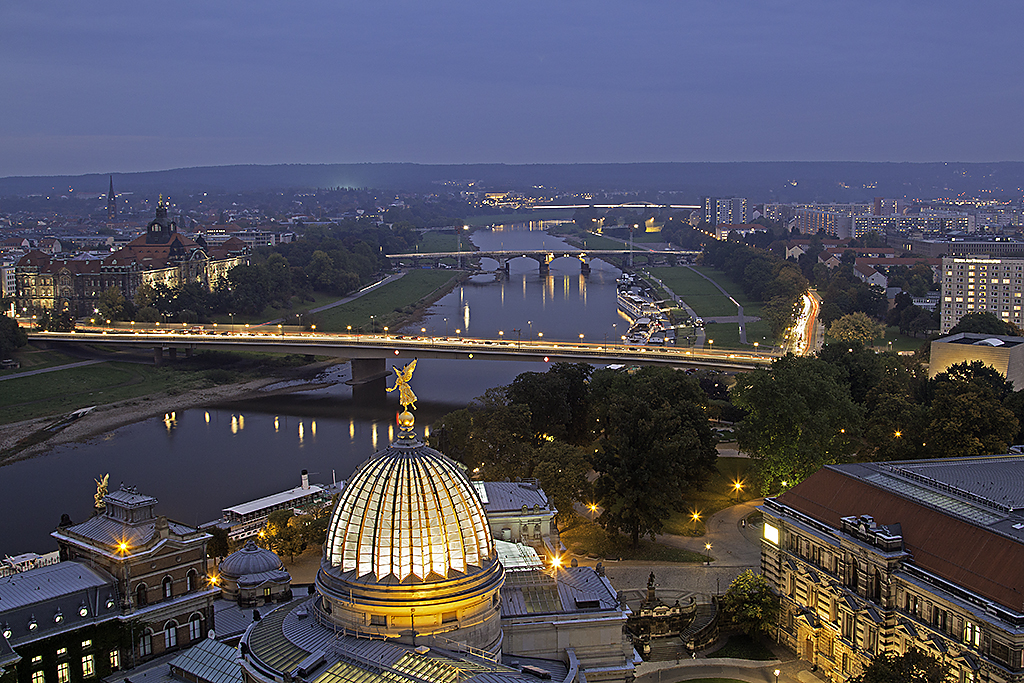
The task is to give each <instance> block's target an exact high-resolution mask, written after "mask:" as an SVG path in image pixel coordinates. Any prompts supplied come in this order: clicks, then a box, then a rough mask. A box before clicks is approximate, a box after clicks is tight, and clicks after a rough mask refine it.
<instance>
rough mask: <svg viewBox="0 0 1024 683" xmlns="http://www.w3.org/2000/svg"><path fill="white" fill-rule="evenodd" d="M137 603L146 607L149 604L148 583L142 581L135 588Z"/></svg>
mask: <svg viewBox="0 0 1024 683" xmlns="http://www.w3.org/2000/svg"><path fill="white" fill-rule="evenodd" d="M135 604H136V606H138V607H145V606H146V605H148V604H149V600H147V598H146V584H144V583H140V584H139V585H138V586H137V587H136V588H135Z"/></svg>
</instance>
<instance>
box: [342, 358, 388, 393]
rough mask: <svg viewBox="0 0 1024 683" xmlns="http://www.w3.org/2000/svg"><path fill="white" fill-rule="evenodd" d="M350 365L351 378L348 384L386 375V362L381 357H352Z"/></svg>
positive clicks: (365, 381)
mask: <svg viewBox="0 0 1024 683" xmlns="http://www.w3.org/2000/svg"><path fill="white" fill-rule="evenodd" d="M351 366H352V379H350V380H349V381H348V384H351V385H352V386H356V385H359V384H366V383H368V382H372V381H373V380H375V379H380V378H381V377H387V375H388V364H387V361H385V360H384V359H383V358H353V359H352V360H351Z"/></svg>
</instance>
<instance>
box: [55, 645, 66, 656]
mask: <svg viewBox="0 0 1024 683" xmlns="http://www.w3.org/2000/svg"><path fill="white" fill-rule="evenodd" d="M67 653H68V649H67V648H66V647H61V648H57V656H58V657H63V656H65V655H66V654H67Z"/></svg>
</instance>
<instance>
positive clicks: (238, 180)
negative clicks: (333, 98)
mask: <svg viewBox="0 0 1024 683" xmlns="http://www.w3.org/2000/svg"><path fill="white" fill-rule="evenodd" d="M467 180H473V181H476V182H477V183H478V185H477V187H476V188H475V189H486V190H520V189H529V188H530V187H532V186H536V185H543V186H545V187H549V188H556V189H558V190H563V191H582V190H586V191H610V190H620V191H630V192H640V193H657V192H673V193H677V194H676V197H675V199H676V200H677V201H678V200H690V201H696V200H697V199H698V198H699V197H701V196H703V195H713V196H741V197H747V198H749V199H750V200H751V201H753V202H765V201H771V202H775V201H777V202H810V201H819V202H830V201H837V202H845V201H868V200H870V199H871V198H873V197H914V198H933V197H952V196H956V195H958V194H961V193H962V194H964V195H965V196H969V197H979V196H985V195H988V194H991V195H993V196H995V197H1007V198H1020V196H1021V194H1022V193H1024V189H1022V188H1024V162H999V163H953V162H949V163H875V162H734V163H649V164H648V163H642V164H523V165H507V164H466V165H456V164H453V165H427V164H319V165H314V164H287V165H273V166H257V165H248V166H207V167H197V168H179V169H173V170H167V171H149V172H144V173H115V174H114V187H115V189H116V190H117V191H119V192H126V191H130V192H142V193H155V192H163V193H165V194H178V193H185V194H193V193H196V192H213V193H222V192H227V193H231V192H251V191H265V190H274V189H300V188H301V189H306V188H309V189H312V188H319V187H338V186H344V187H367V188H375V189H380V190H408V191H414V192H427V191H431V190H440V189H442V187H443V186H442V185H441V183H443V182H444V181H467ZM68 187H73V188H75V192H87V193H93V192H95V193H97V194H98V193H102V192H105V191H106V190H107V175H105V174H104V175H100V174H89V175H80V176H37V177H9V178H0V197H10V196H25V195H29V194H50V193H61V194H65V193H66V192H67V188H68ZM651 198H653V197H651Z"/></svg>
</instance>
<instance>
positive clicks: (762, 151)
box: [0, 0, 1024, 177]
mask: <svg viewBox="0 0 1024 683" xmlns="http://www.w3.org/2000/svg"><path fill="white" fill-rule="evenodd" d="M1022 18H1024V8H1021V7H1020V6H1018V5H1016V4H1011V3H1005V2H983V3H974V4H972V5H971V6H969V7H968V6H962V5H961V4H959V3H952V2H937V3H931V4H929V5H927V6H919V5H913V4H908V3H885V2H861V3H856V5H850V6H843V7H838V6H832V5H822V4H820V3H811V2H808V1H805V0H791V1H785V0H778V1H775V2H738V3H729V4H727V5H726V4H721V3H707V2H690V3H662V2H651V3H645V4H630V5H618V4H613V3H598V4H594V3H590V4H587V5H585V6H584V5H581V4H555V5H551V4H540V3H526V4H518V5H516V6H515V7H511V6H480V5H469V4H467V3H459V2H444V3H440V4H434V5H431V6H429V7H427V6H423V5H420V4H416V3H409V2H405V1H404V0H399V1H396V2H393V3H388V4H386V5H380V4H378V5H352V6H338V5H333V4H326V3H306V4H304V5H303V6H302V7H301V8H299V9H296V8H295V7H293V6H282V5H276V4H275V5H271V4H269V3H257V4H251V3H250V4H246V5H241V4H240V3H221V4H219V5H216V6H213V7H211V6H209V5H199V4H198V3H191V2H185V3H175V4H173V5H161V6H158V7H151V6H139V5H135V4H132V3H124V2H113V3H107V4H104V5H103V6H101V7H96V6H88V7H87V6H81V5H78V4H75V3H66V2H64V3H56V4H50V5H38V4H36V3H27V2H21V1H18V2H11V3H5V5H4V6H3V7H2V8H0V38H2V40H0V63H2V64H4V65H5V68H4V69H0V88H2V89H3V91H4V92H6V93H9V94H10V98H9V100H8V101H9V102H10V103H11V106H9V107H6V108H5V109H4V110H3V111H0V131H3V132H2V133H0V177H3V176H12V175H48V174H64V173H67V174H77V173H90V172H96V173H105V172H131V171H142V170H156V169H166V168H176V167H190V166H204V165H222V164H236V163H242V164H273V163H355V162H389V161H402V162H415V163H483V162H501V163H584V162H638V161H744V160H765V161H773V160H843V161H858V160H865V161H937V160H943V161H944V160H950V161H952V160H956V161H1003V160H1018V159H1022V158H1024V133H1022V132H1021V130H1020V127H1019V126H1017V125H1015V123H1016V121H1015V116H1014V114H1015V112H1016V111H1017V110H1019V108H1020V106H1021V104H1024V94H1022V93H1021V92H1019V91H1018V90H1015V89H1013V88H1012V87H1011V86H1009V85H1008V84H1012V83H1013V82H1014V77H1015V76H1016V75H1017V74H1016V69H1015V66H1016V64H1017V59H1016V56H1015V55H1014V53H1013V49H1014V43H1015V41H1014V37H1015V36H1014V33H1013V32H1014V30H1015V26H1017V25H1019V23H1020V20H1021V19H1022Z"/></svg>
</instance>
